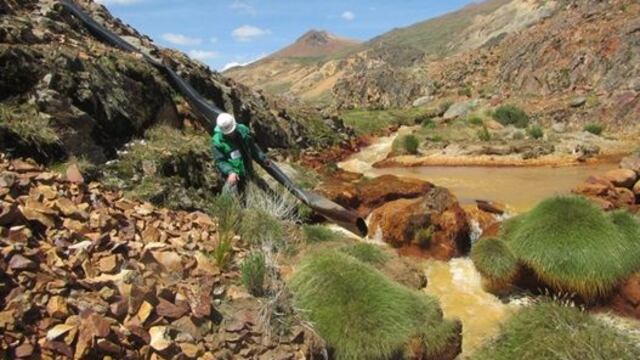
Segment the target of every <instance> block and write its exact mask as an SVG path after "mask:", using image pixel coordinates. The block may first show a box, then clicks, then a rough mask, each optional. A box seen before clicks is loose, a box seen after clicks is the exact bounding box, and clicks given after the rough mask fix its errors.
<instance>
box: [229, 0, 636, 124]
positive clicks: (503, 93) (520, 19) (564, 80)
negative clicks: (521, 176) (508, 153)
mask: <svg viewBox="0 0 640 360" xmlns="http://www.w3.org/2000/svg"><path fill="white" fill-rule="evenodd" d="M639 21H640V5H639V4H638V3H637V2H636V1H631V0H615V1H606V2H602V1H570V0H563V1H533V0H531V1H504V0H500V1H498V0H495V1H486V2H482V3H478V4H474V5H470V6H467V7H466V8H463V9H461V10H460V11H457V12H454V13H451V14H448V15H445V16H442V17H440V18H436V19H433V20H429V21H426V22H423V23H419V24H416V25H413V26H410V27H408V28H404V29H397V30H393V31H391V32H389V33H387V34H383V35H381V36H379V37H377V38H375V39H372V40H371V41H369V42H367V43H365V44H363V45H362V46H361V47H359V48H358V50H357V51H351V52H349V53H347V54H343V56H340V57H336V58H334V59H331V60H327V61H325V62H323V63H315V64H312V65H300V64H296V65H295V66H292V67H291V68H290V70H291V71H290V73H288V74H290V76H287V77H286V85H287V86H285V83H282V84H281V85H282V86H276V87H274V88H272V89H267V90H272V91H274V92H279V93H282V92H285V93H290V94H293V95H297V96H300V97H302V98H306V99H307V100H312V101H321V102H323V103H325V104H327V103H332V104H334V105H335V106H337V107H338V108H342V109H351V108H373V109H379V108H394V107H406V106H410V105H411V104H413V103H414V102H415V103H416V104H419V105H421V106H423V105H425V104H433V105H434V106H436V107H437V106H438V103H442V102H444V101H453V102H457V101H460V100H470V99H471V100H477V102H483V101H484V102H485V103H487V105H490V106H495V105H497V104H503V103H515V104H517V105H519V106H521V107H522V108H524V109H525V110H526V111H527V112H529V113H530V114H532V115H533V117H534V118H536V119H540V121H542V122H548V123H552V122H568V123H570V124H574V125H579V126H582V125H584V124H585V123H590V122H601V123H604V124H605V125H607V126H610V127H611V128H612V129H618V130H619V129H621V128H624V127H626V126H628V125H630V124H634V118H636V117H637V114H638V106H639V105H638V104H639V102H638V81H639V80H638V77H639V74H640V69H639V65H638V64H640V61H639V59H638V56H639V55H638V54H640V49H639V48H638V46H639V44H640V40H639V36H640V35H639V34H640V32H639V31H638V22H639ZM260 71H261V70H260V67H255V68H247V69H246V73H245V74H244V75H243V77H242V81H243V82H244V81H246V82H247V83H248V84H254V82H252V80H251V78H250V76H249V75H247V74H250V73H260ZM265 74H268V73H265ZM230 75H231V76H235V74H230ZM265 76H266V75H265ZM260 80H261V81H264V80H265V78H264V77H263V78H261V79H260ZM255 84H257V82H256V83H255ZM416 100H418V101H416Z"/></svg>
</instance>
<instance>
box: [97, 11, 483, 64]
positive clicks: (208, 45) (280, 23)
mask: <svg viewBox="0 0 640 360" xmlns="http://www.w3.org/2000/svg"><path fill="white" fill-rule="evenodd" d="M98 2H101V3H103V4H105V5H106V6H107V7H108V8H109V10H110V11H111V12H112V13H113V14H114V15H115V16H117V17H119V18H121V19H122V20H123V21H125V22H127V23H129V24H131V25H132V26H134V27H135V28H136V29H138V30H139V31H140V32H142V33H143V34H146V35H149V36H150V37H151V38H153V39H154V40H155V42H156V43H158V44H159V45H162V46H166V47H171V48H176V49H179V50H182V51H184V52H185V53H187V54H189V55H191V56H192V57H194V58H197V59H199V60H201V61H202V62H204V63H206V64H208V65H209V66H211V67H212V68H214V69H217V70H222V69H224V68H225V66H228V65H230V64H234V65H235V64H244V63H248V62H251V61H254V60H256V59H258V58H260V57H262V56H265V55H268V54H270V53H272V52H274V51H277V50H279V49H281V48H283V47H284V46H286V45H288V44H290V43H292V42H293V41H295V39H297V38H298V37H299V36H300V35H302V34H303V33H305V32H306V31H308V30H310V29H322V30H328V31H329V32H332V33H334V34H336V35H340V36H343V37H349V38H353V39H358V40H368V39H370V38H372V37H374V36H377V35H380V34H382V33H384V32H387V31H389V30H391V29H393V28H395V27H403V26H407V25H411V24H413V23H416V22H418V21H422V20H425V19H428V18H431V17H435V16H438V15H441V14H444V13H447V12H450V11H452V10H456V9H458V8H461V7H463V6H464V5H466V4H469V3H471V2H472V0H447V1H441V0H395V1H382V0H368V1H367V0H346V1H338V0H326V1H304V0H262V1H257V0H98Z"/></svg>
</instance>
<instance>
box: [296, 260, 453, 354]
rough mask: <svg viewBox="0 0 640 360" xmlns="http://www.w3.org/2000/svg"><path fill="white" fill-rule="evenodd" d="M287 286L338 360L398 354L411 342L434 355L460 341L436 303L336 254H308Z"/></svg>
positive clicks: (367, 266)
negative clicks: (418, 344) (417, 343)
mask: <svg viewBox="0 0 640 360" xmlns="http://www.w3.org/2000/svg"><path fill="white" fill-rule="evenodd" d="M290 285H291V289H292V291H293V294H294V300H295V304H296V306H297V307H298V308H300V309H303V310H304V311H305V314H306V316H307V317H308V320H310V321H311V322H312V323H313V324H314V327H315V329H316V330H317V331H318V333H319V334H320V336H322V338H323V339H325V340H326V341H327V343H328V345H329V346H331V347H332V348H333V349H334V350H335V358H336V359H338V360H341V359H388V358H390V357H392V356H402V352H403V351H404V350H405V349H406V347H407V344H408V343H409V342H410V341H415V340H418V341H420V342H422V344H424V346H425V348H426V352H427V355H428V356H434V357H435V356H436V355H437V354H439V353H440V352H442V351H443V350H444V348H445V347H446V346H447V345H449V344H451V342H454V341H456V340H457V338H458V334H457V325H456V323H454V322H450V321H445V320H443V319H442V313H441V310H440V308H439V305H438V302H437V300H435V299H434V298H432V297H430V296H427V295H426V294H424V293H420V292H417V291H413V290H410V289H408V288H406V287H404V286H402V285H400V284H397V283H395V282H393V281H391V280H390V279H388V278H387V277H385V276H384V275H383V274H382V273H380V272H379V271H378V270H376V269H375V268H373V267H372V266H371V265H369V264H366V263H363V262H361V261H360V260H357V259H356V258H354V257H352V256H349V255H346V254H343V253H340V252H339V251H324V252H319V253H315V254H312V255H309V256H307V257H306V258H305V259H304V260H303V262H302V264H301V265H300V267H299V268H298V270H297V272H296V273H295V274H294V276H293V278H292V280H291V283H290Z"/></svg>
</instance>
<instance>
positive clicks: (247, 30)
mask: <svg viewBox="0 0 640 360" xmlns="http://www.w3.org/2000/svg"><path fill="white" fill-rule="evenodd" d="M268 34H271V30H268V29H260V28H259V27H255V26H252V25H243V26H240V27H239V28H237V29H235V30H233V31H232V32H231V36H233V38H234V39H236V40H238V41H251V40H253V39H256V38H259V37H262V36H265V35H268Z"/></svg>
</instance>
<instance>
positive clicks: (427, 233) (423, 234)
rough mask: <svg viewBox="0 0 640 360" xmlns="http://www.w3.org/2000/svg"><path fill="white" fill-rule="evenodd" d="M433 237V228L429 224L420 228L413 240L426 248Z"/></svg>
mask: <svg viewBox="0 0 640 360" xmlns="http://www.w3.org/2000/svg"><path fill="white" fill-rule="evenodd" d="M432 237H433V228H432V227H431V226H429V227H426V228H423V229H420V230H418V231H417V232H416V234H415V235H414V239H413V242H414V243H415V244H416V245H418V246H420V247H422V248H425V249H426V248H428V247H429V246H430V245H431V238H432Z"/></svg>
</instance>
